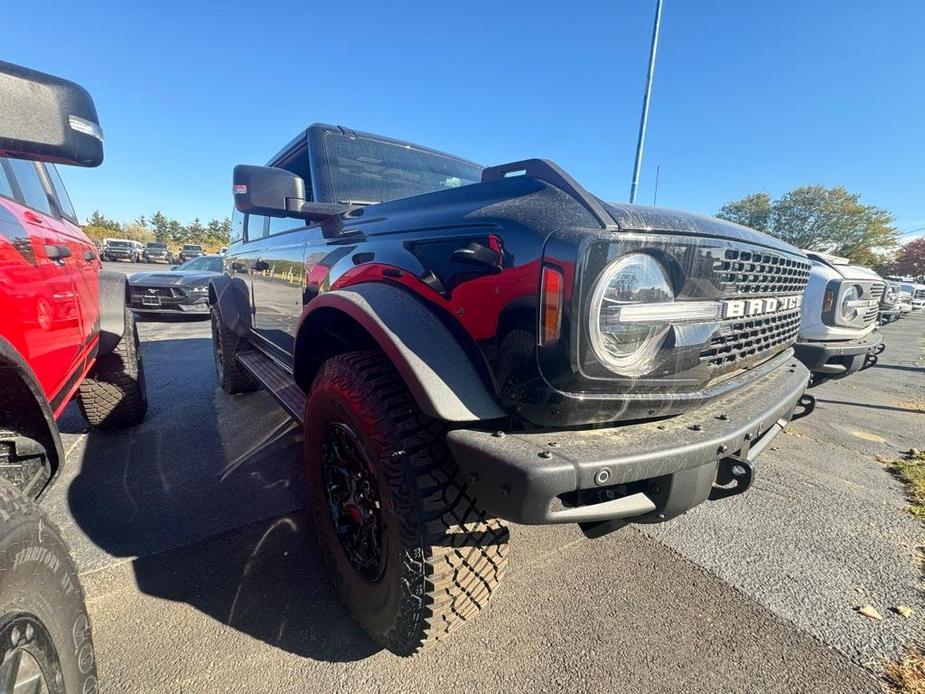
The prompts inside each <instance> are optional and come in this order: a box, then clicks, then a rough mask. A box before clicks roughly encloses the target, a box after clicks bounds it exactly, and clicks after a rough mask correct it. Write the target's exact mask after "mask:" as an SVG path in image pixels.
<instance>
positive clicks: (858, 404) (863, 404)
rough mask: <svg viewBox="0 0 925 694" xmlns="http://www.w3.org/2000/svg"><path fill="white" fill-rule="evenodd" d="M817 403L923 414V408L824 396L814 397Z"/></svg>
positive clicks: (924, 412)
mask: <svg viewBox="0 0 925 694" xmlns="http://www.w3.org/2000/svg"><path fill="white" fill-rule="evenodd" d="M816 402H817V403H828V404H829V405H847V406H849V407H866V408H868V409H871V410H888V411H892V412H911V413H912V414H925V411H923V410H917V409H915V408H914V407H893V406H892V405H873V404H871V403H869V402H850V401H848V400H828V399H826V398H818V397H817V398H816Z"/></svg>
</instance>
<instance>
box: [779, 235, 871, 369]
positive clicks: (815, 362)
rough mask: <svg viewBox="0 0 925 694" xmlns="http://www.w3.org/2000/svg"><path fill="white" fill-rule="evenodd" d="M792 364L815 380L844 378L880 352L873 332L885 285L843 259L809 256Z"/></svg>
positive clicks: (868, 272) (865, 269)
mask: <svg viewBox="0 0 925 694" xmlns="http://www.w3.org/2000/svg"><path fill="white" fill-rule="evenodd" d="M808 256H809V258H810V260H811V261H812V263H813V265H812V271H811V272H810V275H809V284H808V286H807V287H806V295H805V297H804V299H803V318H802V320H801V322H800V337H799V340H798V341H797V344H796V346H795V350H796V355H797V358H799V359H800V361H802V362H803V363H804V364H805V365H806V367H807V368H808V369H809V370H810V371H812V372H813V373H814V374H816V375H817V376H819V377H824V378H841V377H844V376H849V375H851V374H853V373H855V372H857V371H858V370H860V369H861V368H863V367H864V366H865V364H868V363H870V362H871V357H874V356H876V355H877V354H879V353H880V352H882V351H883V344H882V343H883V337H882V336H881V335H880V333H879V332H877V325H878V323H879V313H880V301H881V299H882V298H883V295H884V293H885V289H886V280H884V279H883V278H882V277H880V275H878V274H877V273H876V272H874V271H873V270H871V269H870V268H866V267H862V266H860V265H852V264H851V261H849V260H848V259H847V258H840V257H838V256H834V255H829V254H827V253H818V252H809V253H808Z"/></svg>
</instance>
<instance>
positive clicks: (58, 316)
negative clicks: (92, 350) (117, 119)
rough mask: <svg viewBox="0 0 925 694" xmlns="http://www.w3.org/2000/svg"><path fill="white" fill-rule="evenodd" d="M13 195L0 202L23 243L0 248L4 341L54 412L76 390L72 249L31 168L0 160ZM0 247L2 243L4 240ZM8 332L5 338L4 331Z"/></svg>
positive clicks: (77, 341) (76, 327)
mask: <svg viewBox="0 0 925 694" xmlns="http://www.w3.org/2000/svg"><path fill="white" fill-rule="evenodd" d="M2 166H3V167H4V170H5V173H6V175H7V178H8V182H9V184H10V187H11V191H12V193H13V195H12V199H11V198H9V197H6V198H2V199H0V205H3V206H5V207H6V209H7V211H8V212H9V213H10V216H11V217H12V218H13V220H14V222H15V224H16V225H18V226H19V228H20V229H22V233H23V234H24V235H25V237H26V239H27V240H28V242H27V243H26V242H20V243H19V248H15V246H14V244H10V248H4V253H3V262H2V263H0V294H2V295H3V296H2V298H0V301H2V302H3V307H4V308H5V309H6V310H5V311H4V314H5V315H6V316H10V317H12V318H13V320H12V321H9V322H7V321H4V325H3V326H2V330H3V334H4V337H7V339H9V340H10V342H12V343H13V345H14V347H16V348H17V349H18V350H19V351H20V352H21V353H22V355H23V357H25V359H26V361H28V362H29V364H30V366H31V367H32V369H33V371H34V372H35V375H36V377H37V378H38V380H39V383H41V385H42V388H43V390H44V391H45V395H46V396H47V397H48V399H49V401H50V402H51V403H52V409H53V410H55V412H56V413H57V412H58V411H60V409H62V408H63V406H64V404H65V403H64V402H63V400H64V399H65V397H66V396H67V395H69V393H70V391H71V390H72V387H73V386H76V384H77V382H78V379H79V378H80V375H81V371H82V368H81V367H82V363H80V362H79V361H78V355H79V353H80V347H81V344H82V339H81V325H80V313H79V307H78V304H77V294H76V290H75V286H74V281H73V264H69V263H68V260H69V259H70V258H71V257H72V256H73V250H71V249H70V248H69V247H68V243H67V239H66V238H64V237H63V236H62V234H61V230H60V222H59V221H58V220H56V219H55V218H54V217H53V216H52V203H51V201H50V199H49V196H48V193H47V191H46V189H45V185H44V182H43V180H42V178H41V175H40V173H39V170H38V168H36V166H37V165H36V164H35V163H34V162H31V161H25V160H21V159H5V160H3V161H2ZM0 243H4V244H6V243H7V241H6V240H5V239H0ZM8 331H9V332H10V333H11V334H10V335H9V336H7V332H8Z"/></svg>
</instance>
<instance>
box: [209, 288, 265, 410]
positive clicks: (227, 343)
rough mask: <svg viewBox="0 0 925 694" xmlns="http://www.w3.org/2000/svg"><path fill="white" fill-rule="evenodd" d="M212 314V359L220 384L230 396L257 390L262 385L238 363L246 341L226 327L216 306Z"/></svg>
mask: <svg viewBox="0 0 925 694" xmlns="http://www.w3.org/2000/svg"><path fill="white" fill-rule="evenodd" d="M211 314H212V316H211V319H212V358H213V360H214V361H215V376H216V378H217V379H218V384H219V385H220V386H221V387H222V390H224V391H225V392H226V393H228V394H229V395H235V394H237V393H249V392H251V391H253V390H257V389H258V388H259V387H260V383H259V382H258V381H257V379H256V378H254V376H253V375H252V374H251V373H250V372H249V371H248V370H247V369H245V368H244V367H243V366H241V365H240V364H239V363H238V352H239V351H240V349H241V347H242V346H243V345H244V344H245V341H244V340H243V339H242V338H241V337H240V336H239V335H238V334H237V333H235V332H234V331H233V330H231V329H230V328H229V327H228V326H227V325H225V321H223V320H222V315H221V314H220V313H219V312H218V311H217V310H216V308H215V307H214V306H213V307H212V311H211Z"/></svg>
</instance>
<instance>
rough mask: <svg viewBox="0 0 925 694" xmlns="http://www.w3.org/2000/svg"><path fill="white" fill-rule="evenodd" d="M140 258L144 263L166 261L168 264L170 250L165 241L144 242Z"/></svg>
mask: <svg viewBox="0 0 925 694" xmlns="http://www.w3.org/2000/svg"><path fill="white" fill-rule="evenodd" d="M142 259H143V260H144V261H145V262H146V263H167V264H168V265H169V264H170V250H169V249H168V248H167V244H166V243H162V242H160V241H152V242H150V243H146V244H145V250H144V252H143V254H142Z"/></svg>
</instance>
